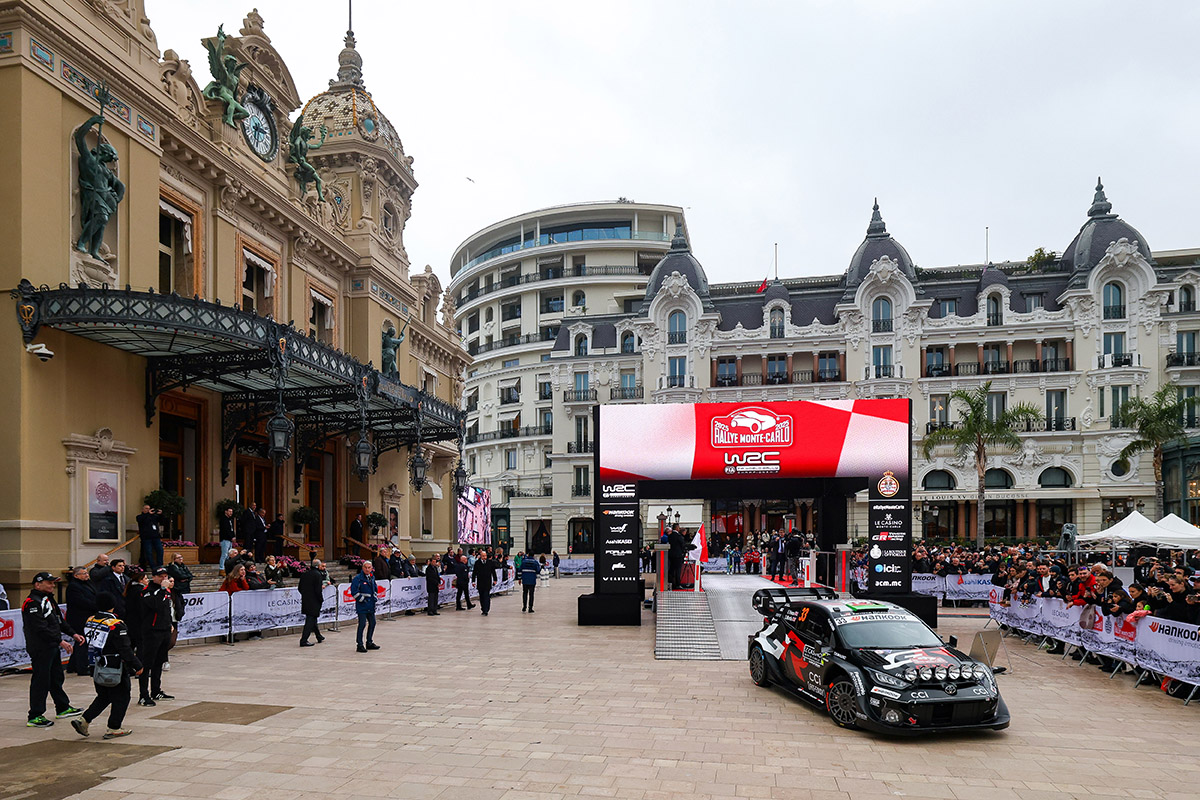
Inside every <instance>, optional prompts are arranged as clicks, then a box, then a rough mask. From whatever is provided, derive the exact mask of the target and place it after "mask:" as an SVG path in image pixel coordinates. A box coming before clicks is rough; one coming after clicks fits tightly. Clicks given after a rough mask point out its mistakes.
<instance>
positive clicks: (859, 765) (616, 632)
mask: <svg viewBox="0 0 1200 800" xmlns="http://www.w3.org/2000/svg"><path fill="white" fill-rule="evenodd" d="M590 585H591V582H590V580H588V579H582V578H573V579H570V578H564V579H561V580H556V581H553V582H552V584H551V586H550V588H549V589H545V590H539V592H538V597H537V613H536V614H534V615H532V616H530V615H526V614H522V613H521V611H520V606H519V604H518V600H519V597H518V596H516V595H512V596H509V597H501V598H497V599H496V601H495V602H494V604H493V607H492V613H491V615H490V616H488V617H482V616H480V614H479V611H478V609H476V610H475V611H471V612H466V611H464V612H461V613H459V612H455V611H454V610H453V608H451V609H448V610H443V611H442V615H441V618H440V619H438V618H428V617H425V616H416V617H401V618H399V619H397V620H395V621H388V622H383V623H381V624H380V627H379V630H378V632H377V641H378V642H379V644H381V645H382V648H383V649H382V650H379V651H377V652H372V653H367V654H361V655H360V654H357V653H355V652H354V632H353V629H347V628H346V627H343V629H342V632H341V633H335V634H330V635H329V636H328V638H327V641H326V642H325V643H324V644H322V645H319V646H318V647H315V648H307V649H304V650H301V649H299V648H298V647H297V646H296V644H297V638H296V637H293V636H288V637H286V638H268V639H266V640H265V641H261V642H246V643H239V644H237V645H236V646H234V647H228V646H223V645H203V646H198V647H187V648H180V649H177V650H176V651H175V653H174V656H173V658H172V670H171V671H170V672H169V673H167V674H166V676H165V685H166V689H167V690H168V691H169V692H171V693H173V694H175V695H177V696H178V698H179V699H178V700H176V701H174V702H170V703H162V704H160V705H159V707H158V708H156V709H143V708H137V707H136V706H135V707H134V708H132V709H131V710H130V713H129V717H128V721H127V724H128V725H129V726H130V727H132V728H133V729H134V735H133V736H130V737H128V738H126V739H124V740H121V741H122V742H127V743H130V744H145V745H149V744H153V745H170V746H174V747H176V748H177V749H174V750H170V751H168V752H164V753H160V754H157V755H151V756H150V757H148V758H145V759H144V760H141V761H139V762H137V763H133V764H130V765H126V766H121V767H119V768H116V769H114V770H113V771H111V772H109V773H107V778H108V780H106V781H104V782H102V783H100V784H99V785H97V786H95V787H94V788H91V789H88V790H86V791H83V792H82V793H80V794H77V795H75V796H77V797H85V798H90V800H100V799H101V798H156V797H172V798H186V797H206V798H218V799H219V800H243V798H253V800H273V799H274V798H322V800H326V799H327V798H330V797H336V798H338V799H339V800H347V799H348V798H359V797H362V798H368V797H402V798H414V799H416V800H419V799H420V798H438V800H452V799H453V798H470V800H491V799H493V798H502V800H518V798H552V797H573V796H577V795H579V796H584V795H597V796H605V797H619V798H635V799H636V798H647V799H649V798H676V797H678V798H698V797H699V798H709V797H714V798H733V797H752V798H759V797H771V798H797V799H798V800H805V799H807V798H812V800H835V799H836V800H843V799H845V798H856V799H858V798H862V800H868V799H869V798H884V797H887V798H897V797H904V798H919V797H931V798H957V799H959V800H987V799H988V798H1006V799H1007V798H1013V797H1016V798H1021V799H1022V800H1036V799H1037V798H1051V797H1054V798H1063V797H1080V798H1083V797H1087V798H1131V797H1133V798H1163V799H1164V800H1185V798H1186V800H1192V799H1193V798H1195V797H1196V796H1197V794H1198V790H1197V785H1198V783H1200V736H1197V733H1198V732H1200V724H1198V722H1197V720H1198V716H1197V715H1200V704H1194V705H1193V706H1192V707H1190V708H1184V707H1183V705H1182V702H1181V701H1179V700H1174V699H1170V698H1167V697H1166V696H1165V695H1163V694H1162V693H1161V692H1159V691H1157V690H1156V689H1152V688H1150V687H1144V688H1141V689H1138V690H1133V689H1131V688H1130V686H1131V680H1130V679H1128V678H1121V677H1118V678H1117V679H1115V680H1112V681H1110V680H1109V679H1108V676H1107V675H1106V674H1103V673H1101V672H1100V671H1099V670H1097V669H1096V668H1095V667H1092V666H1086V665H1085V666H1083V667H1076V666H1075V662H1072V661H1069V660H1068V661H1066V662H1062V661H1059V660H1058V659H1057V658H1056V657H1053V656H1048V655H1046V654H1044V653H1039V652H1036V651H1035V650H1034V648H1033V647H1032V646H1025V645H1020V644H1012V645H1010V652H1011V653H1012V657H1013V661H1014V664H1015V667H1016V672H1015V674H1013V675H1005V676H1002V677H1001V679H1000V682H1001V687H1002V691H1003V692H1004V695H1005V697H1006V699H1007V701H1008V705H1009V707H1010V709H1011V711H1012V715H1013V724H1012V727H1011V728H1010V729H1009V730H1008V731H1006V732H1002V733H989V734H970V735H954V736H947V737H942V738H922V739H916V740H908V739H905V740H892V739H887V738H883V737H877V736H872V735H868V734H862V733H853V732H847V731H842V730H839V729H838V728H836V727H834V726H833V724H832V723H831V722H830V721H829V720H828V719H827V718H826V717H825V716H824V715H823V714H822V713H819V712H818V711H816V710H814V709H812V708H810V707H808V706H806V705H804V704H802V703H800V702H798V701H796V700H794V699H792V698H790V697H788V696H786V695H784V694H782V693H780V692H779V691H777V690H770V689H759V688H757V687H755V686H754V685H753V684H752V683H751V682H750V680H749V678H748V675H747V670H746V666H745V664H744V663H740V662H733V661H706V662H680V661H655V660H654V656H653V645H654V629H653V624H652V623H653V621H652V618H651V616H650V614H649V612H646V616H645V617H644V621H645V623H646V624H645V625H644V626H643V627H641V628H580V627H578V626H576V625H575V608H576V605H575V598H576V596H577V595H578V594H580V593H581V592H585V591H589V590H590ZM981 625H982V620H980V619H962V618H954V619H945V620H944V623H943V626H942V632H943V633H944V634H950V633H953V634H957V635H958V636H959V637H960V639H962V640H964V641H965V642H969V641H970V637H971V635H972V634H973V633H974V631H975V630H977V629H978V628H979V627H980V626H981ZM27 688H28V678H27V677H6V678H3V679H0V702H2V703H3V706H2V707H3V708H4V709H5V713H4V715H3V718H4V719H5V720H6V721H5V722H3V724H0V747H13V746H17V745H22V744H27V743H30V742H37V741H40V740H43V739H47V738H51V739H57V740H63V741H64V744H63V745H62V746H66V745H65V742H67V741H77V740H78V741H79V742H80V746H81V747H83V746H85V745H84V744H83V743H82V740H79V739H78V737H77V735H76V734H75V732H74V731H73V730H72V729H71V728H70V726H69V725H67V724H65V723H64V722H60V723H59V724H57V725H55V726H54V727H53V728H52V729H50V730H46V731H40V730H32V729H27V728H25V727H23V723H24V714H25V707H26V694H27ZM88 689H89V682H88V681H86V680H85V679H82V678H75V677H73V678H71V679H69V682H68V690H69V691H70V692H71V695H72V700H73V701H74V702H75V703H76V704H77V705H84V704H85V703H86V702H87V701H88V700H89V699H90V692H89V691H88ZM198 701H208V702H214V701H220V702H225V703H242V704H265V705H276V706H288V707H290V708H289V709H287V710H284V711H282V712H281V713H277V714H274V715H272V716H267V717H265V718H263V719H260V720H258V721H255V722H250V724H228V723H224V722H204V721H183V720H178V719H176V720H167V719H155V714H158V713H163V712H164V711H167V710H171V709H179V708H180V707H181V706H185V705H186V704H189V703H196V702H198ZM174 716H178V714H176V715H174ZM194 716H197V717H199V718H204V715H202V714H197V715H194ZM251 717H253V715H251ZM102 722H103V718H102V720H100V721H98V724H97V725H96V726H95V727H97V728H99V727H102ZM93 743H94V744H93ZM114 744H117V743H116V742H103V743H101V742H97V736H96V734H95V733H93V736H92V738H91V739H89V740H88V745H86V746H94V747H96V750H97V752H102V748H104V747H108V746H111V745H114ZM11 758H12V755H8V754H6V753H5V751H4V750H0V764H2V765H4V766H3V767H2V768H0V798H8V797H17V796H21V797H37V796H39V795H38V794H37V793H34V794H32V795H30V794H20V793H18V792H15V791H14V790H13V785H14V784H13V783H9V782H8V781H6V780H5V777H4V776H5V773H7V774H8V775H9V776H11V775H13V774H14V773H13V772H11V771H10V770H13V769H14V766H13V765H12V763H13V762H12V760H11ZM15 769H17V771H18V772H19V771H20V769H21V766H20V765H18V766H16V767H15ZM6 784H7V788H6ZM41 796H49V795H48V794H42V795H41Z"/></svg>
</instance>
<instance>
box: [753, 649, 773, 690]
mask: <svg viewBox="0 0 1200 800" xmlns="http://www.w3.org/2000/svg"><path fill="white" fill-rule="evenodd" d="M750 680H752V681H754V684H755V685H756V686H770V685H771V676H770V675H768V674H767V654H766V653H764V652H763V649H762V645H761V644H756V645H754V649H753V650H751V651H750Z"/></svg>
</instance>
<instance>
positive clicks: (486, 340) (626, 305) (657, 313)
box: [448, 185, 1200, 554]
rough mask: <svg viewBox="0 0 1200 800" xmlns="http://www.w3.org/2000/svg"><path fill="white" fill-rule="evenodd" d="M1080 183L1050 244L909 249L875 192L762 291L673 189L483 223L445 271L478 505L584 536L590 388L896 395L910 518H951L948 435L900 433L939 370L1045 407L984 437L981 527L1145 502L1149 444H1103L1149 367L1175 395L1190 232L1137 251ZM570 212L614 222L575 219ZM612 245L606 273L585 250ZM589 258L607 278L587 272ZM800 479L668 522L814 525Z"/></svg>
mask: <svg viewBox="0 0 1200 800" xmlns="http://www.w3.org/2000/svg"><path fill="white" fill-rule="evenodd" d="M1081 205H1082V206H1083V208H1084V209H1086V213H1081V215H1080V223H1081V224H1080V228H1079V230H1078V232H1076V233H1074V234H1073V235H1072V233H1071V232H1066V231H1064V233H1063V243H1064V245H1065V246H1064V247H1063V250H1062V254H1061V255H1060V256H1054V257H1050V258H1047V259H1042V260H1038V261H1034V262H1011V263H992V264H976V265H968V266H962V265H958V266H953V267H935V268H917V267H916V266H914V263H913V259H912V258H911V257H910V255H909V253H908V251H907V250H906V249H905V248H904V246H903V245H902V244H901V243H900V242H899V241H898V240H897V239H896V238H894V237H893V235H892V233H891V232H889V230H888V228H887V226H886V224H885V222H884V219H883V215H882V212H881V211H880V208H879V206H878V204H876V206H875V208H874V209H873V210H872V213H871V216H870V219H869V222H868V224H867V230H866V235H865V237H864V238H863V240H862V241H861V242H860V243H859V244H858V246H857V249H852V248H853V244H852V243H848V244H847V251H848V252H850V253H851V255H850V256H849V263H848V264H847V265H846V266H845V268H844V269H841V270H839V271H837V272H833V271H831V273H830V274H829V275H827V276H823V277H804V278H783V279H781V280H775V281H771V282H770V283H768V285H767V286H766V288H765V290H764V291H762V292H759V291H758V290H759V288H760V284H759V282H758V281H757V280H755V281H753V282H749V283H733V284H718V285H710V284H709V282H708V279H707V277H706V276H705V272H704V269H703V267H702V266H701V264H700V262H699V260H698V259H697V257H696V255H695V254H693V252H692V249H691V247H690V245H689V240H688V236H687V229H686V226H685V225H684V224H683V218H682V212H681V211H680V210H679V209H678V208H672V207H669V206H652V207H649V208H652V209H654V212H653V214H650V213H648V211H647V207H646V206H642V205H638V204H629V205H621V204H617V205H614V204H581V205H575V206H565V207H561V208H554V209H546V210H543V211H538V212H532V213H530V214H527V215H523V216H522V217H516V218H513V219H511V220H505V221H504V222H501V223H497V224H496V225H493V226H490V227H488V228H485V229H484V230H482V231H479V232H478V233H476V234H474V235H472V236H471V237H470V238H468V239H467V241H466V242H464V243H463V245H461V246H460V247H459V249H458V250H457V251H456V252H455V255H454V258H453V261H452V264H451V270H452V274H453V276H454V277H453V280H452V281H451V284H450V286H449V288H448V291H449V292H450V293H451V294H452V295H453V296H454V298H455V300H456V303H457V317H456V320H457V324H458V326H459V328H460V330H461V332H462V335H463V337H464V340H465V341H466V342H467V345H468V348H469V350H470V352H471V355H472V358H473V361H472V364H471V366H470V367H469V371H468V375H467V382H466V390H465V398H466V406H465V407H466V410H467V413H468V417H467V420H468V426H469V427H468V436H467V439H466V442H467V444H466V452H467V464H468V470H469V471H470V472H471V473H472V483H474V484H477V485H483V486H486V487H489V488H491V489H492V491H493V493H494V495H496V497H495V499H494V501H493V502H494V504H495V505H496V506H497V507H498V512H497V513H499V514H504V513H505V512H504V506H505V505H507V513H508V514H509V515H511V523H512V530H513V533H514V535H515V536H516V537H517V542H516V544H517V546H522V545H523V546H526V547H528V546H529V545H530V544H531V543H532V541H533V539H532V537H533V535H534V533H536V532H538V531H544V532H546V533H548V534H549V538H550V542H551V544H552V545H553V547H554V549H557V550H559V551H560V552H562V551H565V550H566V548H567V546H571V547H572V549H573V550H574V552H575V553H583V554H585V553H587V552H589V549H588V541H587V539H586V538H585V537H581V536H580V535H579V531H581V530H587V529H590V525H591V519H590V516H589V515H590V508H591V504H590V497H588V493H589V492H590V491H591V489H590V484H591V480H590V473H589V470H590V469H591V467H592V459H591V457H590V455H589V453H590V451H591V449H592V442H593V439H592V433H591V431H590V429H589V427H588V426H589V424H590V413H589V408H590V406H591V405H592V404H594V403H674V402H688V403H691V402H711V401H721V402H739V403H752V402H760V401H769V400H803V399H818V400H848V399H855V398H872V397H876V398H881V397H906V398H911V399H912V401H913V415H914V425H913V444H914V456H913V466H914V475H913V484H914V514H915V515H916V519H915V520H914V530H915V531H917V535H918V536H920V535H924V536H925V537H927V538H931V539H938V540H944V539H970V538H973V536H974V530H975V514H976V513H977V510H976V503H975V486H976V477H975V471H974V466H973V464H972V463H970V462H968V461H965V460H963V459H961V458H958V457H956V456H955V455H954V454H953V453H950V452H936V453H935V454H934V458H933V459H932V460H928V461H927V460H924V459H923V458H922V457H921V455H920V450H919V447H918V446H917V445H918V443H919V442H920V440H921V437H922V436H923V435H924V434H925V432H926V431H928V430H932V429H933V428H936V427H938V426H947V425H954V424H956V416H955V410H954V409H953V408H952V407H951V406H950V404H949V395H950V393H951V392H953V391H954V390H956V389H974V388H976V387H978V386H980V385H981V384H983V383H985V382H990V383H991V388H990V394H989V405H990V406H991V407H992V408H994V409H1002V408H1004V407H1006V406H1008V405H1011V404H1014V403H1018V402H1027V403H1032V404H1034V405H1035V406H1036V407H1037V408H1039V409H1041V410H1042V411H1043V413H1044V421H1043V422H1042V423H1040V424H1037V425H1031V426H1029V429H1028V430H1021V431H1019V433H1020V436H1021V439H1022V443H1023V445H1022V448H1021V449H1020V451H1018V452H1013V453H998V454H996V455H994V456H993V457H992V458H990V459H989V464H988V472H987V478H986V483H987V486H988V502H987V503H986V506H985V512H984V513H985V520H984V527H985V531H986V533H987V536H988V537H989V538H991V539H1005V540H1022V539H1029V538H1034V537H1036V538H1040V539H1044V538H1056V537H1057V535H1058V532H1059V528H1060V526H1061V524H1062V523H1064V522H1074V523H1076V524H1077V525H1078V526H1079V528H1080V530H1081V532H1086V531H1094V530H1099V529H1100V528H1101V527H1102V526H1104V525H1105V524H1108V523H1109V522H1111V521H1112V520H1115V519H1117V518H1120V517H1121V516H1123V515H1124V514H1126V513H1128V512H1129V511H1131V510H1133V509H1134V508H1137V507H1139V506H1141V505H1142V504H1145V506H1147V507H1149V508H1150V509H1152V508H1153V504H1154V475H1153V467H1152V462H1151V459H1150V456H1149V455H1148V454H1143V455H1141V456H1139V457H1137V458H1135V459H1133V460H1132V461H1131V462H1129V463H1124V462H1121V461H1120V460H1119V459H1118V458H1117V455H1118V453H1119V452H1120V451H1121V449H1122V448H1123V447H1124V446H1125V444H1126V443H1128V442H1129V441H1131V438H1132V436H1131V432H1130V431H1129V430H1128V429H1127V428H1126V427H1124V425H1123V423H1122V420H1121V416H1120V409H1121V406H1122V404H1123V403H1124V402H1126V400H1127V399H1129V398H1131V397H1134V396H1145V395H1149V394H1150V393H1152V392H1154V391H1155V390H1156V389H1157V388H1158V387H1159V386H1161V385H1164V384H1174V385H1176V386H1178V388H1179V391H1180V392H1181V393H1183V394H1185V395H1195V394H1196V392H1197V387H1198V386H1200V356H1198V355H1197V344H1198V342H1200V312H1198V311H1197V308H1196V295H1197V291H1198V290H1200V250H1188V251H1172V252H1154V251H1152V250H1151V249H1150V246H1149V244H1148V243H1147V242H1146V240H1145V237H1143V236H1142V235H1141V234H1140V233H1139V232H1138V231H1137V230H1136V229H1135V228H1134V227H1133V226H1132V225H1130V224H1129V223H1127V222H1125V221H1124V220H1123V219H1121V218H1120V217H1119V216H1118V215H1117V214H1116V213H1114V211H1113V206H1112V204H1111V203H1110V202H1109V200H1108V199H1107V196H1106V194H1105V191H1104V189H1103V187H1102V186H1100V185H1097V187H1096V189H1095V193H1094V197H1093V198H1092V202H1091V205H1090V207H1088V206H1086V205H1084V204H1082V203H1081ZM1081 210H1082V209H1081ZM648 217H649V219H647V218H648ZM568 220H579V221H581V223H586V224H580V225H578V227H580V228H583V229H585V230H587V229H591V230H596V231H599V230H605V231H619V233H604V234H599V233H597V234H595V235H593V236H592V238H590V239H589V238H585V235H583V234H578V235H576V238H575V240H574V241H572V240H571V236H572V234H571V233H570V232H569V231H570V229H571V224H570V223H569V222H568ZM601 220H605V222H604V223H603V224H601ZM613 220H617V221H616V222H614V221H613ZM539 225H540V228H539V227H538V226H539ZM662 225H665V226H666V227H665V228H664V227H661V226H662ZM606 226H607V227H606ZM548 229H549V230H552V231H555V232H557V231H559V230H562V231H566V232H567V234H566V238H564V239H563V240H561V241H560V240H558V239H556V238H554V236H555V235H556V234H551V235H550V236H547V235H546V231H547V230H548ZM666 230H669V231H671V241H670V244H669V248H668V249H666V252H665V253H662V249H663V248H664V247H665V243H664V244H658V245H657V246H651V244H650V243H647V242H646V241H645V240H641V241H638V240H637V236H636V235H635V234H638V232H641V231H646V232H652V233H653V234H654V236H655V237H658V236H659V235H660V232H661V231H666ZM539 231H540V233H539ZM622 237H623V238H622ZM610 239H611V240H610ZM613 240H615V243H616V244H619V245H621V248H620V255H621V260H619V261H618V260H616V259H617V257H618V255H617V253H616V252H614V251H613V250H612V246H613V244H614V241H613ZM656 254H661V255H662V258H661V259H659V260H657V263H654V264H653V265H652V266H651V262H653V261H654V260H655V257H656ZM614 263H617V264H621V265H622V266H621V269H622V270H624V271H626V272H627V274H626V275H625V276H624V277H623V279H614V278H608V277H607V276H605V277H604V278H601V275H603V274H604V273H601V272H600V271H599V270H594V268H593V265H596V266H597V267H599V266H601V265H608V264H614ZM568 271H571V272H568ZM601 280H603V281H606V282H609V281H611V282H612V283H615V284H618V285H616V286H612V287H611V288H608V287H606V289H604V290H601V291H598V289H599V287H598V285H597V284H598V282H599V281H601ZM573 298H578V299H579V302H575V300H574V299H573ZM564 304H565V305H564ZM531 414H532V416H531ZM1192 422H1194V419H1189V420H1188V424H1189V426H1190V425H1191V424H1192ZM800 435H801V436H802V435H803V433H802V432H800ZM1189 463H1190V462H1189ZM1177 483H1178V484H1179V485H1178V486H1176V489H1175V496H1174V498H1172V497H1171V494H1172V492H1171V490H1168V495H1169V497H1168V500H1172V499H1174V501H1175V506H1174V510H1176V511H1180V513H1181V514H1182V515H1184V516H1185V517H1186V518H1189V519H1191V520H1192V521H1197V520H1198V519H1200V502H1198V503H1197V504H1191V503H1186V502H1185V503H1183V504H1181V503H1180V502H1179V498H1178V494H1179V492H1180V490H1181V488H1182V489H1183V490H1184V491H1185V492H1188V491H1190V488H1188V487H1184V486H1183V483H1182V481H1180V480H1179V479H1178V478H1177ZM1188 486H1190V484H1189V485H1188ZM531 495H532V497H531ZM1185 496H1186V494H1185ZM1197 496H1198V497H1200V493H1197ZM815 500H816V498H795V499H794V500H793V501H770V502H766V501H762V500H755V499H753V498H747V499H743V500H738V501H706V502H705V503H704V505H703V508H702V511H701V512H699V513H698V515H697V516H698V517H699V518H698V519H696V518H693V519H691V520H689V519H687V518H686V517H685V524H686V523H689V522H690V523H692V524H696V523H698V522H700V521H703V522H704V523H705V525H706V526H707V529H708V530H710V531H715V532H717V533H718V534H724V535H725V536H727V537H729V538H733V539H735V540H740V539H741V537H742V536H743V535H744V533H745V532H746V531H756V530H757V531H762V530H772V529H777V528H781V527H783V525H784V516H785V515H786V514H795V515H796V518H797V520H798V524H799V525H800V526H801V527H803V528H805V529H806V530H812V529H814V527H815V526H814V525H813V515H814V513H816V511H815V509H816V508H817V507H818V505H819V504H818V503H816V502H814V501H815ZM1181 505H1182V506H1184V507H1183V508H1182V510H1181ZM849 506H850V508H849V509H848V532H849V534H850V535H851V536H855V535H857V536H865V535H866V514H865V508H866V493H865V492H863V493H861V496H860V497H858V498H856V499H855V500H853V501H851V502H850V503H849ZM656 511H657V509H644V510H643V519H647V518H649V520H650V522H651V523H653V518H654V517H655V516H656V513H655V512H656ZM1185 512H1186V513H1185ZM521 535H524V536H525V541H524V542H522V541H520V537H521ZM543 541H544V539H543Z"/></svg>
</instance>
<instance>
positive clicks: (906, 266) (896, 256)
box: [843, 199, 917, 299]
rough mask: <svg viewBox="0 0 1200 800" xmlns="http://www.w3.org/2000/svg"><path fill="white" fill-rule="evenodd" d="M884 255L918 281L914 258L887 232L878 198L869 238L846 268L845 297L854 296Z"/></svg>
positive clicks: (868, 227)
mask: <svg viewBox="0 0 1200 800" xmlns="http://www.w3.org/2000/svg"><path fill="white" fill-rule="evenodd" d="M884 256H887V257H888V258H889V259H890V260H892V261H894V262H895V263H896V264H897V265H898V266H899V267H900V270H901V271H902V272H903V273H904V274H905V275H906V276H908V279H909V280H910V281H912V282H913V283H916V280H917V272H916V270H915V269H913V263H912V259H911V258H909V256H908V251H907V250H905V249H904V246H903V245H901V244H900V243H899V242H897V241H896V240H895V239H893V238H892V235H891V234H890V233H888V232H887V226H886V225H885V224H884V222H883V217H882V216H880V214H879V200H878V199H876V200H875V205H874V207H873V208H872V210H871V222H870V224H869V225H867V238H865V239H863V243H862V244H860V245H859V246H858V249H857V250H855V251H854V256H853V257H852V258H851V259H850V266H849V267H848V268H847V269H846V292H845V294H844V295H843V298H844V299H845V298H848V297H853V295H854V290H855V289H857V288H858V285H859V284H860V283H862V282H863V278H865V277H867V273H868V272H869V271H870V270H871V265H872V264H874V263H875V262H876V261H878V260H879V259H881V258H883V257H884Z"/></svg>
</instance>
